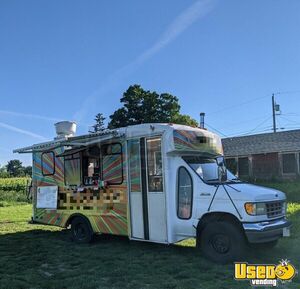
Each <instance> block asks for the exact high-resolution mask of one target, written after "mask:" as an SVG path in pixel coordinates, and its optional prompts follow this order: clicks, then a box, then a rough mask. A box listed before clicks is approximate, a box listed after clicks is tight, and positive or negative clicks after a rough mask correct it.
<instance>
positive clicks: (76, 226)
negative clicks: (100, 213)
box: [71, 217, 93, 243]
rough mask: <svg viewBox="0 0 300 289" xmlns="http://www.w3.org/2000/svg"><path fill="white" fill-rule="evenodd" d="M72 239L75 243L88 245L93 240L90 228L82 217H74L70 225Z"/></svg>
mask: <svg viewBox="0 0 300 289" xmlns="http://www.w3.org/2000/svg"><path fill="white" fill-rule="evenodd" d="M71 234H72V238H73V240H74V241H75V242H76V243H89V242H91V241H92V238H93V231H92V229H91V226H90V224H89V222H88V220H86V219H85V218H83V217H75V218H74V219H73V220H72V223H71Z"/></svg>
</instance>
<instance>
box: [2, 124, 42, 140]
mask: <svg viewBox="0 0 300 289" xmlns="http://www.w3.org/2000/svg"><path fill="white" fill-rule="evenodd" d="M0 127H3V128H5V129H8V130H10V131H14V132H17V133H21V134H25V135H28V136H31V137H34V138H37V139H39V140H41V141H45V140H47V139H46V138H45V137H43V136H41V135H39V134H36V133H33V132H31V131H28V130H25V129H21V128H18V127H15V126H12V125H9V124H7V123H4V122H0Z"/></svg>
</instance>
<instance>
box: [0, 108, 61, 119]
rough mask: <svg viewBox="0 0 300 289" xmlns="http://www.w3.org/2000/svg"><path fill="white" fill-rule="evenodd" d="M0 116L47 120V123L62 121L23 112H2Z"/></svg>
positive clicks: (0, 111)
mask: <svg viewBox="0 0 300 289" xmlns="http://www.w3.org/2000/svg"><path fill="white" fill-rule="evenodd" d="M0 114H5V115H12V116H20V117H27V118H36V119H41V120H47V121H60V120H61V119H59V118H54V117H47V116H42V115H38V114H30V113H22V112H16V111H11V110H0Z"/></svg>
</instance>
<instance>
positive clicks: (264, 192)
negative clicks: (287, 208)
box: [226, 183, 286, 202]
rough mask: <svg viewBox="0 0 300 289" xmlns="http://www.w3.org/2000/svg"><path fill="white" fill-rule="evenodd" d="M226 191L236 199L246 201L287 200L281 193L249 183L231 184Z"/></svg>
mask: <svg viewBox="0 0 300 289" xmlns="http://www.w3.org/2000/svg"><path fill="white" fill-rule="evenodd" d="M226 189H227V190H228V191H229V193H230V194H231V195H232V197H233V196H234V198H235V199H239V200H245V201H254V202H264V201H276V200H285V199H286V196H285V193H283V192H281V191H278V190H275V189H271V188H266V187H262V186H257V185H252V184H247V183H235V184H232V183H231V184H229V185H228V186H226ZM236 190H238V191H236Z"/></svg>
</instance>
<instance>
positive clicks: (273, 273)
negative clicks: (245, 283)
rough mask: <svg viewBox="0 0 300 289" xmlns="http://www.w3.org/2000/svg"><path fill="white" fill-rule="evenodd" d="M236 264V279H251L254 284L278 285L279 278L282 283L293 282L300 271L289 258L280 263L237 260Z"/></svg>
mask: <svg viewBox="0 0 300 289" xmlns="http://www.w3.org/2000/svg"><path fill="white" fill-rule="evenodd" d="M234 265H235V266H234V279H235V280H249V281H250V284H251V285H252V286H259V285H261V286H277V285H278V281H279V280H280V281H281V282H282V283H286V282H291V281H292V279H293V278H294V277H295V275H296V274H297V273H298V272H297V270H296V268H295V267H294V265H292V264H291V263H290V261H288V260H281V261H280V262H279V264H278V265H274V264H261V265H258V264H248V263H246V262H236V263H234Z"/></svg>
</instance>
